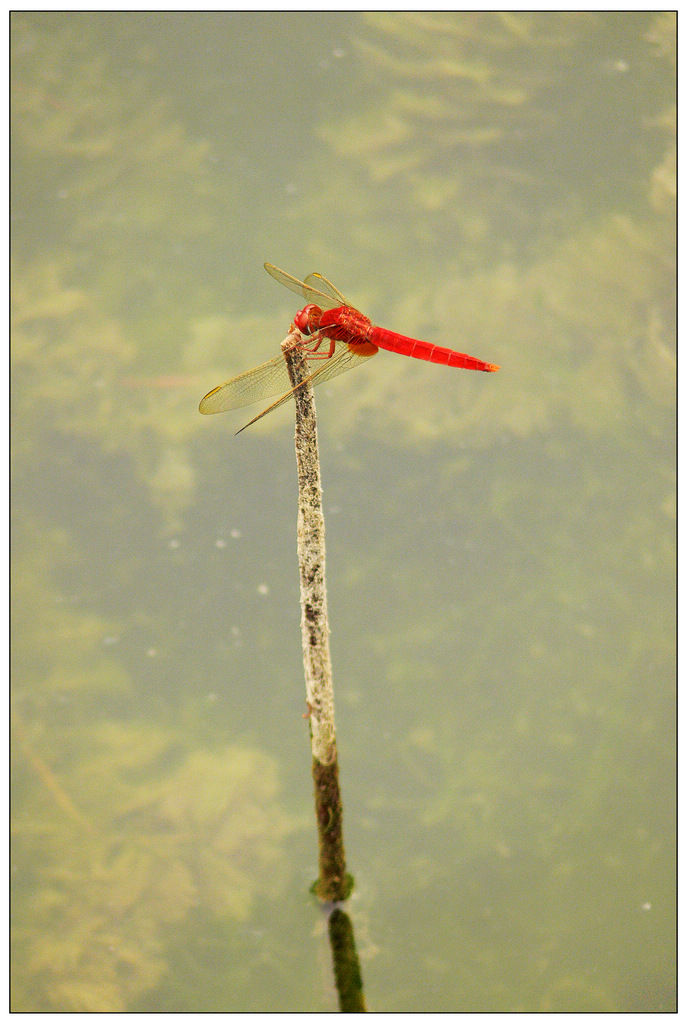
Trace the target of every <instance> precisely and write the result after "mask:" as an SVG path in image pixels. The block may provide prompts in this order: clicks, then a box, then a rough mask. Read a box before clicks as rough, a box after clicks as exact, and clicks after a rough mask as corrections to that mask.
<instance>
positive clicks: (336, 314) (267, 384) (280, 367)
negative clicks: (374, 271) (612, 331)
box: [199, 263, 499, 434]
mask: <svg viewBox="0 0 687 1024" xmlns="http://www.w3.org/2000/svg"><path fill="white" fill-rule="evenodd" d="M265 270H266V271H267V273H268V274H270V275H271V276H272V277H273V278H274V279H275V281H279V283H280V284H283V285H285V286H286V287H287V288H290V289H291V291H292V292H295V293H296V294H297V295H301V296H302V297H303V298H304V299H307V300H308V304H307V306H304V307H303V309H301V310H299V311H298V313H296V315H295V317H294V318H293V323H294V326H295V327H296V328H297V329H298V331H299V332H300V334H301V338H302V341H301V343H300V344H302V346H303V349H304V351H305V352H306V354H307V357H308V360H312V361H317V362H318V365H317V366H316V368H315V369H314V370H313V371H312V373H311V374H310V375H309V376H308V377H306V379H305V380H304V381H303V383H302V384H299V387H302V386H303V384H308V383H310V384H312V385H315V384H321V383H322V382H323V381H325V380H331V378H332V377H336V376H337V374H339V373H344V372H345V371H346V370H350V369H352V367H354V366H356V365H357V364H359V363H361V362H363V360H365V359H369V358H370V356H373V355H374V354H375V353H376V352H377V351H378V350H379V349H380V348H384V349H387V350H388V351H389V352H400V353H401V354H402V355H405V356H413V358H415V359H427V360H428V361H429V362H430V363H441V364H442V365H444V366H456V367H459V368H461V369H464V370H485V371H486V372H487V373H493V371H494V370H498V369H499V367H498V366H495V365H494V364H493V363H484V362H482V360H481V359H476V358H475V357H474V356H466V355H464V354H463V353H462V352H454V351H453V349H450V348H441V347H440V346H439V345H430V344H429V343H428V342H426V341H417V340H416V339H415V338H407V337H405V335H403V334H396V333H395V331H387V330H386V328H384V327H375V325H374V324H373V323H372V321H371V320H370V319H369V318H368V317H366V316H364V315H363V314H362V313H360V312H359V311H358V310H357V309H355V308H354V307H353V306H351V305H349V303H348V302H347V301H346V299H345V298H344V297H343V295H342V294H341V292H340V291H338V290H337V289H336V288H335V287H334V285H333V284H332V283H331V282H330V281H328V280H327V278H326V277H322V275H321V274H309V275H308V277H306V279H305V281H299V280H298V279H297V278H295V277H291V274H287V273H285V272H284V271H283V270H279V268H278V267H275V266H273V265H272V264H271V263H266V264H265ZM325 341H326V342H328V344H327V345H324V344H323V342H325ZM294 390H295V389H294V388H293V387H292V386H291V381H290V380H289V375H288V371H287V369H286V363H285V361H284V357H283V355H278V356H276V357H275V358H274V359H270V360H269V361H268V362H266V363H262V364H261V365H260V366H256V367H254V368H253V369H252V370H247V371H246V372H245V373H241V374H239V376H238V377H233V378H232V379H231V380H229V381H227V383H226V384H220V386H219V387H217V388H214V389H213V390H212V391H210V393H209V394H207V395H206V396H205V398H204V399H203V400H202V401H201V403H200V406H199V409H200V411H201V412H202V413H205V414H207V415H209V414H211V413H216V412H226V411H227V410H228V409H240V408H241V407H242V406H244V405H251V403H253V402H257V401H259V400H260V399H262V398H269V397H270V396H272V395H281V397H280V398H278V399H277V401H276V402H273V403H272V405H270V406H268V407H267V409H264V410H263V411H262V412H261V413H259V414H258V415H257V416H256V417H255V418H254V419H252V420H251V421H250V423H246V426H245V427H241V430H245V429H246V427H250V426H251V424H253V423H255V422H256V421H257V420H259V419H261V418H262V417H263V416H266V415H267V413H268V412H272V410H273V409H278V408H279V406H280V405H282V404H283V403H284V402H286V401H288V399H289V398H291V396H292V395H293V392H294ZM241 430H239V431H238V433H239V434H240V433H241Z"/></svg>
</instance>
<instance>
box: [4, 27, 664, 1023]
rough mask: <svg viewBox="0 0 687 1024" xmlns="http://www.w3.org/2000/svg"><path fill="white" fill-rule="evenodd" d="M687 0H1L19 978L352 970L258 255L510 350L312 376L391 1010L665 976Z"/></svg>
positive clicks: (463, 1005)
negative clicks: (220, 405) (370, 5)
mask: <svg viewBox="0 0 687 1024" xmlns="http://www.w3.org/2000/svg"><path fill="white" fill-rule="evenodd" d="M675 27H676V26H675V15H674V14H670V13H641V12H640V13H607V14H586V13H567V14H566V13H542V14H538V13H533V14H527V13H515V14H498V13H494V12H485V13H481V14H467V13H435V14H431V13H428V14H425V13H401V14H394V13H377V14H364V13H363V14H361V13H350V14H349V13H338V14H337V13H325V14H322V13H320V14H313V13H300V14H290V13H234V14H232V13H224V14H222V13H218V14H214V13H205V14H194V13H186V14H176V13H56V14H46V13H26V14H14V15H13V16H12V19H11V50H12V71H11V89H12V105H11V114H12V205H11V213H12V325H13V326H12V407H11V413H12V418H11V425H12V460H13V461H12V570H13V586H12V626H13V666H12V679H13V695H12V740H13V759H12V824H13V843H12V871H13V874H12V878H13V899H12V911H13V940H12V941H13V947H12V975H13V1009H14V1010H16V1011H96V1012H103V1011H115V1010H120V1011H123V1010H125V1011H136V1010H158V1011H191V1010H196V1011H221V1010H234V1011H264V1010H274V1011H289V1010H290V1011H315V1010H320V1011H323V1010H334V1009H336V1006H337V1003H336V996H335V992H334V989H333V983H332V980H331V966H330V954H329V949H328V941H327V936H326V929H325V928H324V926H323V924H322V921H321V918H320V915H319V911H318V910H317V908H316V907H315V906H314V904H313V903H312V899H311V897H310V896H309V894H308V887H309V885H310V883H311V882H312V881H313V880H314V878H315V874H316V870H317V863H316V855H317V850H316V834H315V825H314V820H313V800H312V782H311V777H310V750H309V739H308V726H307V721H306V720H305V719H304V718H303V717H302V715H303V712H304V710H305V703H304V701H305V688H304V682H303V672H302V664H301V654H300V628H299V620H300V609H299V602H298V570H297V564H296V554H295V531H296V522H295V519H296V472H295V462H294V454H293V409H292V406H291V405H289V404H287V405H285V406H284V407H283V408H281V409H280V410H278V411H277V412H275V413H273V414H272V415H271V416H269V417H267V418H266V419H265V420H263V421H261V422H260V423H259V424H257V425H256V426H255V427H251V428H250V430H249V431H247V432H246V433H244V434H242V435H241V436H240V437H234V432H235V431H236V430H237V429H238V428H239V427H240V426H242V425H243V423H245V422H246V421H247V420H248V419H250V417H251V415H254V414H255V413H257V412H258V411H259V407H257V408H253V409H250V410H241V411H239V412H238V413H228V414H226V415H225V416H221V417H203V416H200V415H199V413H198V410H197V406H198V401H199V400H200V398H201V397H202V396H203V395H204V394H205V392H207V391H208V390H210V389H211V388H212V387H214V386H216V385H218V384H220V383H222V381H223V380H226V379H228V378H229V377H231V376H233V375H234V374H237V373H239V372H241V371H243V370H247V369H250V368H251V367H252V366H255V365H257V364H258V363H260V362H263V361H264V360H266V359H269V358H271V357H272V356H273V355H275V354H276V353H277V351H278V345H279V342H280V341H281V340H282V338H283V337H284V335H285V333H286V329H287V328H288V325H289V322H290V319H291V317H292V316H293V314H294V313H295V311H296V309H297V308H299V305H298V299H297V298H296V297H295V296H294V295H292V294H290V293H288V292H287V291H286V290H285V289H283V288H278V287H277V286H276V285H275V283H274V281H272V280H271V279H270V278H269V277H268V275H267V274H265V272H264V270H263V269H262V264H263V262H264V261H265V260H269V261H270V262H273V263H276V264H277V265H278V266H281V267H283V268H284V269H285V270H286V271H288V272H289V273H291V274H293V275H295V276H297V277H303V276H305V275H306V274H307V273H309V272H311V271H313V270H317V271H319V272H321V273H323V274H324V275H325V276H326V277H328V278H330V279H331V280H332V281H333V282H334V284H335V285H336V286H337V287H338V288H339V289H340V290H341V291H342V292H343V293H344V294H345V295H346V296H347V297H348V299H349V300H350V302H351V303H352V304H353V305H355V306H358V307H359V308H360V309H362V310H363V312H365V313H366V314H368V315H369V316H370V317H372V319H373V321H374V322H376V323H378V324H380V325H382V326H384V327H388V328H391V329H393V330H396V331H399V332H401V333H404V334H409V335H412V336H415V337H419V338H422V339H424V340H426V341H429V342H432V343H435V344H439V345H444V346H448V347H450V348H454V349H457V350H459V351H462V352H468V353H470V354H472V355H475V356H477V357H479V358H481V359H484V360H486V361H488V362H494V363H498V364H500V365H501V367H502V369H501V370H500V372H499V373H498V374H494V375H491V374H489V375H487V374H477V373H467V372H464V371H459V370H453V369H449V368H446V367H439V366H433V365H429V364H424V363H421V362H419V361H417V360H412V359H407V358H403V357H401V356H396V355H392V354H390V353H385V352H381V353H380V354H379V355H378V356H377V357H376V358H375V359H373V360H371V361H369V362H366V363H365V364H364V365H363V366H362V367H360V368H356V369H355V370H353V371H352V372H351V373H350V374H346V375H345V376H343V377H340V378H337V379H336V380H335V381H332V382H331V383H328V384H325V385H323V386H322V387H321V388H319V389H318V392H317V393H316V401H317V409H318V416H319V434H320V445H321V458H322V475H323V487H324V505H325V514H326V529H327V543H328V549H327V550H328V593H329V607H330V619H331V629H332V635H331V647H332V657H333V664H334V685H335V694H336V701H337V725H338V742H339V753H340V766H341V784H342V790H343V797H344V807H345V817H344V828H345V838H346V846H347V853H348V860H349V869H350V870H351V871H352V873H353V874H354V875H355V878H356V889H355V893H354V897H353V899H352V901H351V911H352V916H353V922H354V926H355V929H356V938H357V942H358V949H359V954H360V957H361V963H362V971H363V977H364V981H365V988H366V996H367V1001H368V1005H369V1007H370V1009H372V1010H377V1011H458V1010H472V1011H497V1010H504V1011H513V1010H523V1011H546V1010H551V1011H568V1010H570V1011H572V1010H574V1011H639V1010H644V1011H669V1010H673V1009H674V1008H675V992H674V983H675V973H674V972H675V968H674V938H675V937H674V926H675V893H674V871H675V866H674V853H675V850H674V839H675V836H674V789H675V775H674V773H675V761H674V758H675V723H674V712H675V696H674V689H675V652H674V639H675V578H674V559H675V489H674V488H675V484H674V468H675V454H674V436H675V321H674V316H675V268H674V258H675V252H674V249H675V236H674V232H675Z"/></svg>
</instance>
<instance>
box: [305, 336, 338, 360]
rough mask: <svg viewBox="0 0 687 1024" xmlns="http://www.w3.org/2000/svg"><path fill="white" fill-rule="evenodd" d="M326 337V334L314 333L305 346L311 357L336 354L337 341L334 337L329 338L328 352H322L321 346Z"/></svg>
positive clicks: (328, 357)
mask: <svg viewBox="0 0 687 1024" xmlns="http://www.w3.org/2000/svg"><path fill="white" fill-rule="evenodd" d="M324 339H325V335H324V334H322V333H319V332H318V333H317V334H315V335H313V337H312V338H311V339H310V341H309V342H308V344H307V345H305V346H304V347H305V349H306V351H307V353H308V358H309V359H331V358H332V356H333V355H334V349H335V348H336V341H335V339H334V338H331V339H329V349H328V350H327V351H326V352H320V351H319V348H320V345H321V344H322V342H323V341H324Z"/></svg>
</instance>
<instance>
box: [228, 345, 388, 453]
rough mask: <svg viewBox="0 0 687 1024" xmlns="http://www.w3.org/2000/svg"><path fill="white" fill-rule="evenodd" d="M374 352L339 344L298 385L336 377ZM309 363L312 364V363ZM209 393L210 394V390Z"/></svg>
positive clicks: (286, 397) (270, 409) (271, 407)
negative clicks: (360, 350)
mask: <svg viewBox="0 0 687 1024" xmlns="http://www.w3.org/2000/svg"><path fill="white" fill-rule="evenodd" d="M374 354H375V353H374V352H371V353H369V354H367V355H360V354H358V353H356V352H352V351H351V349H349V347H348V345H340V346H339V348H338V349H337V350H336V352H335V353H334V355H333V356H332V357H331V358H330V359H324V360H322V362H321V364H320V365H319V366H318V367H317V369H316V370H314V371H313V372H312V373H311V374H309V376H307V377H306V378H305V380H303V381H301V383H300V384H299V385H298V387H299V388H302V387H306V386H307V385H308V384H312V386H313V387H316V385H317V384H322V383H323V382H324V381H326V380H331V379H332V377H336V376H338V374H340V373H345V372H346V370H352V369H353V367H354V366H357V365H358V364H360V363H362V362H364V361H365V360H366V359H369V358H370V356H371V355H374ZM310 365H312V363H311V364H310ZM296 390H297V389H296V388H292V389H291V390H290V391H287V392H286V394H285V395H282V396H281V398H278V399H277V400H276V402H272V405H269V406H268V407H267V408H266V409H263V411H262V412H261V413H258V415H257V416H254V417H253V419H252V420H250V421H249V422H248V423H246V424H245V426H243V427H241V430H245V429H246V427H250V426H252V425H253V423H256V422H257V421H258V420H260V419H262V417H263V416H266V415H267V413H268V412H273V411H274V410H275V409H278V408H279V406H280V405H283V404H284V402H287V401H288V400H289V398H292V397H293V393H294V391H296ZM210 394H212V392H211V393H210ZM241 430H239V431H238V433H239V434H240V433H241Z"/></svg>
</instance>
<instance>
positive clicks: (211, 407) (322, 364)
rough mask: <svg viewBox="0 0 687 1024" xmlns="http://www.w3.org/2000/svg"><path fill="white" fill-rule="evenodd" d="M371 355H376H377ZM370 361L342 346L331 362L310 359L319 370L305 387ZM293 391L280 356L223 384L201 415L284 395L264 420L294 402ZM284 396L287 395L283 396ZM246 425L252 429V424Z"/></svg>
mask: <svg viewBox="0 0 687 1024" xmlns="http://www.w3.org/2000/svg"><path fill="white" fill-rule="evenodd" d="M371 355H374V352H372V353H371ZM369 358H370V356H369V355H359V354H357V353H355V352H352V351H351V350H350V349H349V347H348V345H346V344H344V343H341V344H339V345H337V347H336V349H335V351H334V354H333V355H332V356H331V357H329V358H327V357H326V356H324V357H313V356H312V355H311V356H310V357H309V366H310V367H313V365H314V366H315V369H313V372H312V373H311V374H310V376H309V377H307V378H306V381H304V383H307V382H308V381H309V382H310V383H311V384H312V385H313V387H315V385H317V384H321V383H322V382H323V381H326V380H331V379H332V377H336V376H338V374H340V373H345V372H346V370H351V369H352V368H353V367H354V366H356V365H357V364H358V363H362V362H364V361H365V360H366V359H369ZM293 390H294V389H293V388H292V387H291V381H290V380H289V374H288V370H287V369H286V363H285V361H284V356H283V355H281V354H280V355H278V356H276V357H275V358H274V359H270V360H269V362H267V363H262V364H261V365H260V366H256V367H254V368H253V369H252V370H247V371H246V372H245V373H240V374H239V375H238V377H233V378H232V379H231V380H229V381H227V382H226V384H220V386H219V387H217V388H214V389H213V390H212V391H210V392H209V393H208V394H207V395H206V396H205V398H203V400H202V401H201V403H200V405H199V407H198V408H199V409H200V412H202V413H204V414H205V415H206V416H207V415H212V414H213V413H217V412H227V411H228V410H229V409H240V408H242V407H243V406H244V405H251V404H252V403H253V402H259V401H260V400H261V399H263V398H271V397H272V395H280V394H281V398H279V399H278V400H277V401H276V402H275V403H274V404H273V405H271V406H270V407H269V409H266V410H265V412H264V413H260V416H264V415H265V414H266V413H268V412H271V411H272V410H273V409H277V408H278V407H279V406H280V405H282V403H283V402H286V401H287V400H288V399H289V398H291V396H292V395H293ZM282 392H284V393H283V394H282ZM260 416H256V419H259V418H260ZM254 422H255V421H254V420H251V423H254ZM246 425H247V426H249V424H246Z"/></svg>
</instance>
